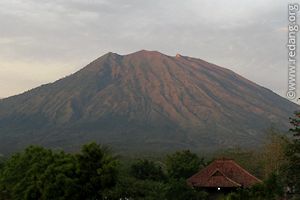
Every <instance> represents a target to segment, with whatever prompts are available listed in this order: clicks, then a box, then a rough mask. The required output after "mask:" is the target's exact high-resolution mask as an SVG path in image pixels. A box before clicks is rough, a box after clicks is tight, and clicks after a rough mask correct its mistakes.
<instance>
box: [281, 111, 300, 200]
mask: <svg viewBox="0 0 300 200" xmlns="http://www.w3.org/2000/svg"><path fill="white" fill-rule="evenodd" d="M290 123H291V125H292V128H291V129H290V132H291V133H293V140H292V142H291V144H290V145H288V147H287V148H286V154H285V155H286V157H287V163H286V165H285V166H284V167H283V168H282V170H281V172H282V174H283V177H285V183H286V185H287V186H288V188H289V191H290V192H291V193H292V194H293V196H294V197H295V199H300V112H295V116H294V117H293V118H290Z"/></svg>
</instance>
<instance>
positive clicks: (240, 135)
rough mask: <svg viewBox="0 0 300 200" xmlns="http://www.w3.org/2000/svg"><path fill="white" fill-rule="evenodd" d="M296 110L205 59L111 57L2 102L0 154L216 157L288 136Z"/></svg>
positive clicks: (147, 53) (138, 55) (145, 55)
mask: <svg viewBox="0 0 300 200" xmlns="http://www.w3.org/2000/svg"><path fill="white" fill-rule="evenodd" d="M297 109H299V107H298V105H296V104H294V103H292V102H290V101H288V100H286V99H284V98H282V97H280V96H278V95H276V94H275V93H273V92H272V91H270V90H268V89H266V88H264V87H261V86H259V85H257V84H255V83H253V82H251V81H249V80H247V79H245V78H243V77H241V76H239V75H238V74H236V73H234V72H232V71H230V70H228V69H225V68H222V67H219V66H216V65H214V64H211V63H208V62H205V61H203V60H200V59H196V58H191V57H186V56H180V55H177V56H175V57H172V56H167V55H164V54H161V53H159V52H155V51H145V50H143V51H139V52H136V53H133V54H129V55H125V56H121V55H118V54H115V53H108V54H106V55H104V56H102V57H100V58H98V59H96V60H95V61H93V62H92V63H90V64H89V65H87V66H86V67H84V68H83V69H81V70H80V71H78V72H76V73H74V74H72V75H70V76H68V77H66V78H63V79H61V80H58V81H56V82H54V83H51V84H47V85H42V86H40V87H38V88H35V89H33V90H30V91H28V92H25V93H23V94H20V95H17V96H13V97H9V98H6V99H2V100H0V141H1V145H0V152H2V153H8V152H12V151H15V150H19V149H20V148H23V147H24V146H26V145H29V144H41V145H45V146H47V147H53V148H64V149H67V150H73V149H77V148H78V147H79V145H81V144H82V143H85V142H88V141H92V140H93V141H97V142H101V143H104V144H110V145H113V146H114V147H117V148H118V149H119V150H125V151H129V150H137V149H143V150H150V151H151V150H160V151H164V150H169V149H178V148H190V149H207V148H210V149H214V148H222V147H230V146H235V145H239V146H248V147H251V146H254V145H257V144H260V142H261V139H262V138H263V136H264V130H265V129H266V128H268V127H270V126H271V124H276V126H277V127H279V128H282V129H283V130H287V127H288V117H289V116H291V115H292V113H293V112H294V111H295V110H297Z"/></svg>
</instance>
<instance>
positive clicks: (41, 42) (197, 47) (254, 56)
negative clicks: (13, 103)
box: [0, 0, 300, 97]
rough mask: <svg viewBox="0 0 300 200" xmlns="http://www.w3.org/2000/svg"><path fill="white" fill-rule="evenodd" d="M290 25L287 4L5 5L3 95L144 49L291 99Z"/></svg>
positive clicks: (0, 23)
mask: <svg viewBox="0 0 300 200" xmlns="http://www.w3.org/2000/svg"><path fill="white" fill-rule="evenodd" d="M298 18H299V19H300V16H298ZM298 21H299V22H300V20H298ZM287 25H288V19H287V1H286V0H264V1H262V0H243V1H241V0H230V1H229V0H184V1H183V0H47V1H46V0H1V1H0V97H7V96H10V95H14V94H18V93H21V92H23V91H26V90H29V89H31V88H33V87H36V86H39V85H41V84H44V83H48V82H53V81H55V80H57V79H59V78H61V77H64V76H66V75H68V74H70V73H73V72H75V71H76V70H78V69H80V68H82V67H84V66H85V65H86V64H88V63H89V62H91V61H92V60H94V59H95V58H97V57H100V56H101V55H103V54H105V53H107V52H115V53H119V54H128V53H132V52H135V51H138V50H141V49H147V50H157V51H160V52H162V53H165V54H168V55H175V54H176V53H180V54H182V55H188V56H193V57H197V58H201V59H204V60H206V61H209V62H212V63H215V64H217V65H220V66H223V67H227V68H229V69H232V70H234V71H235V72H237V73H239V74H241V75H243V76H244V77H246V78H248V79H250V80H252V81H254V82H256V83H258V84H260V85H262V86H265V87H267V88H269V89H271V90H273V91H274V92H276V93H278V94H280V95H282V96H285V93H286V90H287V64H288V63H287V49H286V44H287ZM299 53H300V52H299ZM298 60H299V61H300V59H299V57H298ZM299 89H300V86H299ZM298 91H299V92H298V93H300V90H298Z"/></svg>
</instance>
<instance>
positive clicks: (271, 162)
mask: <svg viewBox="0 0 300 200" xmlns="http://www.w3.org/2000/svg"><path fill="white" fill-rule="evenodd" d="M267 139H268V140H267V143H266V144H265V145H264V148H263V153H262V154H263V162H264V163H263V164H264V177H265V178H268V177H269V176H270V175H271V174H273V173H275V174H278V173H279V172H280V169H281V167H282V166H283V165H285V164H286V162H287V159H286V155H285V151H286V148H287V146H288V145H289V144H290V142H289V140H288V138H287V137H285V136H283V135H282V134H279V133H278V132H275V131H274V130H271V131H270V133H269V136H268V138H267Z"/></svg>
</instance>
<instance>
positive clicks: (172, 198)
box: [165, 179, 208, 200]
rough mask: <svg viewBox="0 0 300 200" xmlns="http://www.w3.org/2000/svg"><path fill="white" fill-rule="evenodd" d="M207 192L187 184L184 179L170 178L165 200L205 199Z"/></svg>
mask: <svg viewBox="0 0 300 200" xmlns="http://www.w3.org/2000/svg"><path fill="white" fill-rule="evenodd" d="M207 197H208V194H207V193H205V192H202V191H197V190H195V189H194V188H192V187H190V186H188V185H187V183H186V180H185V179H171V180H170V181H169V183H168V186H167V188H166V192H165V199H167V200H205V199H207Z"/></svg>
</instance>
